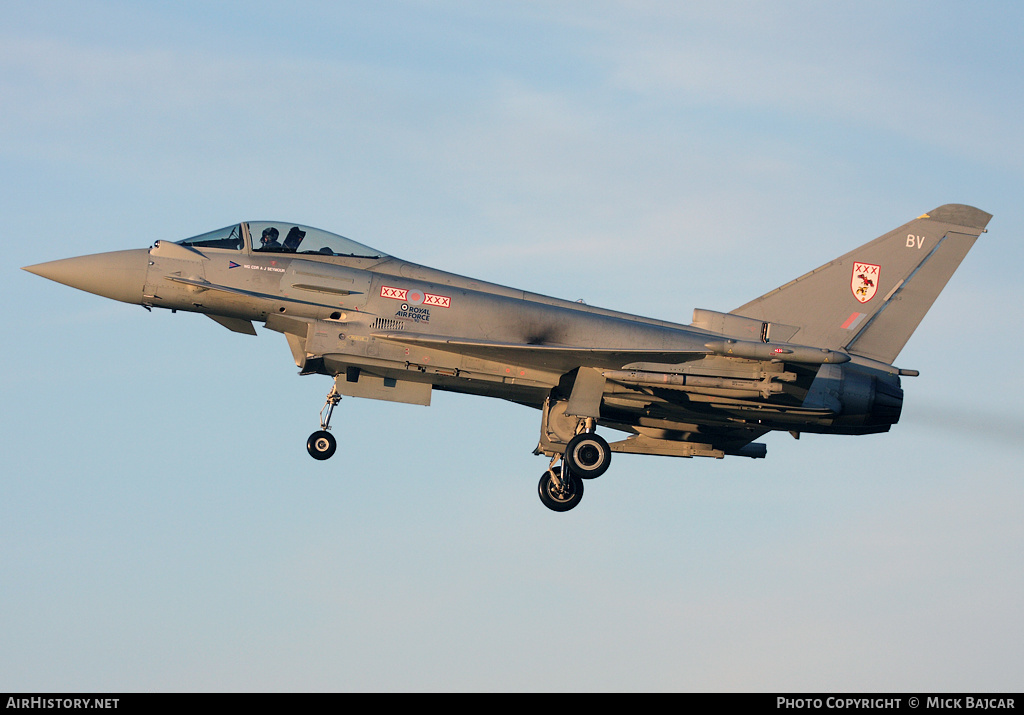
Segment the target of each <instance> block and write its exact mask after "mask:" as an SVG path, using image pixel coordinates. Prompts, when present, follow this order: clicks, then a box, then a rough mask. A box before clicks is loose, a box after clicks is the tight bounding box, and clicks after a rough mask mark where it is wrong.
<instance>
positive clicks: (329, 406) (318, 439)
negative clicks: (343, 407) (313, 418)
mask: <svg viewBox="0 0 1024 715" xmlns="http://www.w3.org/2000/svg"><path fill="white" fill-rule="evenodd" d="M339 402H341V395H339V394H338V389H337V386H335V385H331V391H330V392H328V393H327V401H326V402H325V403H324V406H323V408H322V409H321V410H320V429H319V430H317V431H316V432H314V433H313V434H311V435H309V439H307V440H306V451H307V452H309V456H310V457H312V458H313V459H319V460H324V459H330V458H331V457H332V456H334V453H335V452H336V451H337V449H338V440H336V439H334V435H332V434H331V433H330V432H328V430H329V429H330V428H331V415H333V414H334V408H335V407H337V406H338V403H339Z"/></svg>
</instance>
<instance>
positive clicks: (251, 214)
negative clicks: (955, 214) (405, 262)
mask: <svg viewBox="0 0 1024 715" xmlns="http://www.w3.org/2000/svg"><path fill="white" fill-rule="evenodd" d="M0 14H2V16H3V18H4V21H3V22H2V23H0V108H2V112H0V181H2V185H0V188H2V191H0V215H2V216H3V217H4V219H5V221H6V225H7V226H8V233H7V235H8V245H9V246H11V247H12V249H13V250H12V255H11V260H10V266H9V267H8V269H6V271H5V273H4V276H5V279H4V280H3V281H2V282H0V297H2V298H3V300H4V303H5V304H6V305H7V306H8V310H7V329H6V338H5V339H4V340H3V341H2V342H0V350H2V356H3V360H4V365H5V366H6V369H5V370H4V372H3V375H2V377H0V399H2V403H3V405H4V409H3V410H2V411H0V427H2V429H0V435H2V436H0V444H2V446H3V453H4V455H5V465H6V466H5V467H4V468H3V470H2V473H3V478H2V479H0V515H2V518H0V642H2V643H3V646H2V647H0V690H23V691H36V690H39V691H77V690H90V691H104V690H117V691H137V690H161V691H177V690H184V691H195V690H211V691H221V690H240V691H249V690H271V691H275V690H282V691H290V690H342V691H347V690H515V691H523V690H525V691H536V690H541V691H548V690H581V691H592V690H670V691H688V690H697V691H707V690H711V691H719V690H722V691H735V690H739V691H751V690H784V691H800V690H884V691H907V692H914V691H988V690H1004V691H1005V690H1010V691H1013V690H1016V691H1019V690H1020V687H1021V675H1020V673H1021V672H1022V670H1024V667H1022V666H1024V645H1022V644H1024V625H1022V620H1021V618H1020V603H1021V602H1024V569H1021V562H1020V559H1021V557H1020V554H1021V553H1024V526H1022V522H1021V520H1020V514H1021V512H1022V507H1024V486H1022V479H1021V477H1022V476H1024V474H1022V469H1021V466H1020V463H1021V458H1022V457H1024V438H1022V436H1021V435H1022V434H1024V420H1022V418H1021V417H1020V413H1019V405H1020V404H1021V403H1022V399H1024V379H1022V377H1021V373H1020V371H1019V370H1018V369H1017V364H1018V363H1019V357H1018V356H1019V355H1020V354H1021V353H1022V351H1024V339H1022V330H1021V328H1022V327H1024V325H1022V320H1021V318H1020V313H1019V310H1018V308H1017V306H1018V304H1019V302H1020V294H1019V285H1020V271H1021V264H1022V259H1024V253H1022V249H1021V237H1022V229H1024V213H1022V210H1021V189H1022V186H1024V181H1022V179H1024V140H1022V134H1021V132H1020V127H1021V126H1022V125H1024V104H1022V103H1024V99H1022V97H1024V81H1022V76H1024V61H1022V60H1024V58H1022V57H1021V51H1020V48H1019V44H1020V43H1019V35H1020V27H1021V26H1022V22H1024V10H1022V9H1021V7H1020V6H1019V5H1017V4H1013V3H970V4H968V3H952V2H937V3H935V2H933V3H923V2H896V3H892V2H886V3H870V2H860V3H851V4H848V5H844V6H835V5H822V4H820V3H809V2H808V3H800V2H782V3H772V4H760V3H747V2H722V3H715V4H713V5H707V6H706V7H705V6H700V7H696V8H686V7H683V8H679V7H676V4H674V3H657V2H586V3H582V2H564V3H486V4H482V3H461V2H430V3H424V2H384V3H372V4H367V3H337V2H331V3H301V2H300V3H294V4H292V5H290V6H289V8H288V9H284V8H283V7H281V6H279V5H278V4H277V3H260V2H254V3H243V2H225V3H216V4H211V3H199V2H179V3H174V4H165V3H138V2H46V1H45V0H44V1H41V2H35V3H31V4H29V3H20V4H13V3H9V4H8V5H7V6H5V7H4V9H3V11H2V13H0ZM944 203H966V204H971V205H975V206H978V207H979V208H982V209H984V210H986V211H989V212H990V213H992V214H994V216H995V217H994V218H993V220H992V222H991V223H990V225H989V233H988V234H985V235H983V236H982V237H981V239H979V241H978V243H977V245H976V246H975V248H974V249H973V251H972V252H971V254H970V255H969V256H968V257H967V259H966V260H965V262H964V264H963V265H962V266H961V268H960V270H959V271H958V272H957V274H956V275H955V276H954V278H953V280H952V281H951V282H950V285H949V286H948V288H947V290H946V291H945V292H944V293H943V295H942V296H940V298H939V300H938V301H937V302H936V304H935V306H934V308H933V310H932V311H931V312H930V313H929V315H928V316H927V317H926V319H925V321H924V323H923V324H922V325H921V327H920V328H919V330H918V332H917V333H916V334H915V336H914V337H913V338H912V339H911V341H910V343H909V344H908V345H907V347H906V349H905V350H904V351H903V353H902V354H901V355H900V357H899V359H898V361H897V364H899V365H900V366H901V367H907V368H912V369H918V370H920V371H921V376H920V377H919V378H912V379H907V380H906V381H905V382H904V389H905V391H906V402H905V407H904V411H903V418H902V420H901V423H900V424H899V425H897V426H896V427H895V428H894V429H893V430H892V431H891V432H890V433H888V434H885V435H875V436H868V437H858V438H854V437H824V436H815V435H805V436H804V437H803V438H802V439H801V440H800V441H795V440H793V439H792V438H790V437H789V436H788V435H785V434H782V435H772V436H769V437H767V438H766V441H767V443H768V458H767V459H766V460H759V461H753V460H745V459H744V460H740V459H728V460H722V461H716V460H681V459H667V458H656V457H628V456H620V457H618V458H616V460H615V463H614V464H613V467H612V470H611V471H610V472H609V474H608V475H607V476H605V477H603V478H602V479H600V480H599V481H598V482H593V483H590V484H589V485H588V489H587V494H586V498H585V500H584V501H583V503H582V504H581V506H580V507H579V508H578V509H576V510H574V511H573V512H570V513H567V514H554V513H552V512H549V511H548V510H546V509H544V508H543V506H542V505H541V504H540V502H539V500H538V499H537V496H536V483H537V480H538V478H539V477H540V474H541V472H542V471H543V469H544V467H545V466H546V460H543V459H542V458H540V457H534V456H533V455H532V454H531V451H532V449H533V447H534V446H535V445H536V442H537V437H538V430H539V416H538V415H537V414H536V413H535V412H533V411H531V410H528V409H526V408H520V407H517V406H514V405H511V404H506V403H503V402H500V401H494V400H484V399H481V398H471V397H466V396H458V395H447V394H443V393H436V394H435V395H434V402H433V405H432V406H431V407H429V408H422V407H417V406H406V405H395V404H386V403H378V402H370V401H361V400H356V399H345V400H344V401H343V402H342V404H341V406H340V407H339V408H338V412H337V413H336V417H335V420H334V431H335V434H336V435H337V436H338V437H339V442H340V445H339V454H338V455H337V456H335V457H334V458H333V459H332V460H331V461H329V462H327V463H322V464H321V463H315V462H314V461H313V460H311V459H310V458H309V456H308V455H307V454H306V453H305V449H304V442H305V439H306V437H307V436H308V434H309V433H310V432H311V431H312V430H313V429H314V428H316V426H317V413H318V411H319V409H320V406H321V405H322V404H323V398H324V395H325V394H326V392H327V390H328V388H329V386H330V382H329V380H327V379H326V378H323V377H316V376H310V377H298V376H297V375H296V374H295V368H294V365H293V363H292V361H291V357H290V354H289V351H288V349H287V346H286V344H285V341H284V340H283V339H282V338H281V336H280V335H278V334H276V333H272V332H268V331H261V333H262V334H261V336H260V337H258V338H251V337H247V336H241V335H237V334H233V333H230V332H228V331H227V330H224V329H223V328H222V327H220V326H218V325H216V324H215V323H213V322H212V321H210V320H207V319H205V318H203V317H201V316H196V315H184V314H176V315H170V314H169V313H166V312H163V311H156V312H154V313H152V314H150V313H147V312H145V311H144V310H142V309H141V308H138V307H132V306H128V305H124V304H120V303H114V302H111V301H105V300H103V299H101V298H98V297H96V296H92V295H88V294H85V293H80V292H77V291H73V290H71V289H68V288H65V287H62V286H58V285H56V284H53V283H50V282H47V281H43V280H41V279H39V278H38V277H36V276H33V275H30V274H28V273H25V272H23V271H20V270H18V268H19V267H20V266H24V265H29V264H33V263H39V262H43V261H48V260H53V259H57V258H63V257H69V256H75V255H81V254H84V253H93V252H98V251H106V250H119V249H125V248H134V247H143V246H147V245H150V244H151V243H152V242H153V241H154V240H157V239H169V240H177V239H180V238H183V237H186V236H190V235H194V234H198V233H201V232H203V231H206V230H210V229H213V228H217V227H220V226H224V225H227V224H230V223H233V222H237V221H239V220H245V219H253V220H258V219H280V220H286V221H295V222H300V223H304V224H308V225H313V226H318V227H321V228H324V229H326V230H329V231H334V232H337V233H341V234H344V235H347V236H350V237H351V238H353V239H355V240H357V241H360V242H362V243H365V244H367V245H370V246H373V247H376V248H379V249H381V250H383V251H385V252H388V253H391V254H393V255H396V256H400V257H402V258H406V259H409V260H413V261H417V262H420V263H424V264H427V265H433V266H437V267H440V268H444V269H447V270H451V271H454V272H458V273H462V274H466V275H472V276H475V277H478V278H482V279H486V280H491V281H495V282H499V283H505V284H509V285H515V286H517V287H521V288H524V289H528V290H533V291H537V292H541V293H547V294H551V295H556V296H559V297H563V298H569V299H573V300H575V299H577V298H584V299H586V300H587V302H588V303H591V304H595V305H602V306H607V307H611V308H618V309H621V310H627V311H630V312H635V313H640V314H644V315H651V316H655V317H659V318H665V319H671V320H679V321H682V322H689V320H690V315H691V312H692V310H693V308H695V307H701V308H710V309H713V310H722V311H728V310H731V309H732V308H735V307H737V306H738V305H741V304H743V303H744V302H746V301H747V300H749V299H750V298H752V297H755V296H757V295H760V294H762V293H764V292H766V291H768V290H770V289H772V288H774V287H776V286H778V285H780V284H781V283H783V282H785V281H787V280H789V279H791V278H793V277H795V276H797V275H800V274H802V273H804V272H806V271H807V270H810V269H812V268H814V267H816V266H818V265H820V264H822V263H825V262H827V261H828V260H831V259H832V258H834V257H835V256H838V255H840V254H842V253H844V252H846V251H847V250H849V249H850V248H852V247H854V246H856V245H859V244H861V243H863V242H866V241H867V240H870V239H872V238H874V237H876V236H878V235H881V234H882V233H884V232H887V231H888V230H890V229H892V228H894V227H896V226H898V225H900V224H902V223H904V222H905V221H907V220H909V219H911V218H913V217H915V216H917V215H919V214H921V213H923V212H925V211H928V210H930V209H932V208H935V207H936V206H939V205H941V204H944Z"/></svg>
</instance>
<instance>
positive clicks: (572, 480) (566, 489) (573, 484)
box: [537, 467, 583, 511]
mask: <svg viewBox="0 0 1024 715" xmlns="http://www.w3.org/2000/svg"><path fill="white" fill-rule="evenodd" d="M552 471H553V472H554V475H552ZM562 473H563V472H562V468H561V467H554V469H553V470H552V469H549V470H548V471H546V472H544V474H542V475H541V477H540V483H539V484H538V485H537V492H538V493H539V494H540V501H541V503H542V504H543V505H544V506H546V507H547V508H548V509H550V510H551V511H569V510H570V509H572V508H573V507H574V506H576V505H577V504H579V503H580V499H582V498H583V481H582V480H581V479H577V478H576V477H575V476H574V475H573V474H572V473H571V472H570V473H569V474H567V475H566V476H565V477H562V476H561V475H562ZM552 476H558V477H559V481H560V482H561V483H562V487H561V488H558V487H556V486H555V482H554V479H552Z"/></svg>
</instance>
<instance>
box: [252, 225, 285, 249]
mask: <svg viewBox="0 0 1024 715" xmlns="http://www.w3.org/2000/svg"><path fill="white" fill-rule="evenodd" d="M280 235H281V232H280V231H278V230H277V229H276V228H274V227H273V226H270V227H269V228H265V229H263V236H262V237H261V238H260V244H261V245H260V247H259V249H258V250H260V251H280V250H281V244H280V242H279V241H278V240H277V237H278V236H280Z"/></svg>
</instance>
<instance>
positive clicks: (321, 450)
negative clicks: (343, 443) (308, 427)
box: [306, 430, 338, 459]
mask: <svg viewBox="0 0 1024 715" xmlns="http://www.w3.org/2000/svg"><path fill="white" fill-rule="evenodd" d="M336 449H338V441H337V440H336V439H334V435H332V434H331V433H330V432H327V431H326V430H320V431H319V432H314V433H313V434H311V435H309V439H308V440H306V451H307V452H309V456H310V457H312V458H313V459H330V458H331V457H332V456H333V455H334V451H335V450H336Z"/></svg>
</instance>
